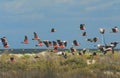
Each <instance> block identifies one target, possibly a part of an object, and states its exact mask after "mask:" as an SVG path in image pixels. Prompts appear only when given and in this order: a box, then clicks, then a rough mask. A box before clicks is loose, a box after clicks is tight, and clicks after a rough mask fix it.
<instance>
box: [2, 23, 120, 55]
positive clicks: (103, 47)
mask: <svg viewBox="0 0 120 78" xmlns="http://www.w3.org/2000/svg"><path fill="white" fill-rule="evenodd" d="M79 29H80V30H81V31H83V32H82V36H86V35H87V33H86V27H85V24H80V28H79ZM50 31H51V32H52V33H54V32H56V29H54V28H52V29H51V30H50ZM99 32H100V34H101V35H103V36H102V37H103V38H102V39H103V40H102V41H103V42H104V33H105V29H104V28H100V29H99ZM111 32H112V33H117V32H119V30H118V27H116V26H115V27H113V28H111ZM33 34H34V37H33V38H32V40H36V41H38V44H36V45H35V46H40V47H42V46H44V45H45V46H46V47H47V48H50V47H52V50H51V51H53V52H58V49H59V48H60V49H65V48H66V46H67V44H68V42H67V41H62V40H55V41H49V40H41V39H40V38H39V36H38V34H37V33H36V32H34V33H33ZM98 40H99V38H98V37H94V38H89V39H87V41H89V42H94V43H95V42H97V41H98ZM1 42H2V44H3V47H4V48H9V44H8V41H7V38H6V37H2V38H1ZM21 43H22V44H29V40H28V37H27V35H25V37H24V41H23V42H21ZM118 43H119V42H117V41H115V42H111V43H110V44H105V42H104V44H103V43H101V44H97V45H96V47H97V48H98V49H99V50H100V51H101V52H103V54H106V53H107V51H112V53H113V54H114V48H115V47H116V46H117V44H118ZM75 46H80V43H79V42H78V41H77V40H73V42H72V46H71V47H70V51H71V53H72V54H74V52H75V51H76V49H75ZM85 51H86V49H83V51H82V52H83V53H85ZM80 54H81V53H80Z"/></svg>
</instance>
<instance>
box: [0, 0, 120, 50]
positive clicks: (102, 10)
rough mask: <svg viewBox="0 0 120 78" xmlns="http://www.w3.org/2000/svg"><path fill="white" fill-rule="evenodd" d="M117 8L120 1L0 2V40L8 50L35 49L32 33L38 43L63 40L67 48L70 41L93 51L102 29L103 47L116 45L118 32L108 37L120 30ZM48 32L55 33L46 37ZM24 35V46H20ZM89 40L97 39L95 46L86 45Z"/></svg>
mask: <svg viewBox="0 0 120 78" xmlns="http://www.w3.org/2000/svg"><path fill="white" fill-rule="evenodd" d="M119 7H120V0H0V37H1V38H2V37H3V36H5V37H6V38H7V40H8V44H9V45H10V48H36V47H35V45H36V44H37V42H36V41H32V38H33V32H36V33H37V34H38V35H39V37H40V39H41V40H50V41H53V40H57V39H61V40H67V41H68V46H67V48H69V47H70V46H71V44H72V41H73V40H78V42H80V44H81V45H80V46H79V47H77V48H86V47H87V48H96V47H94V45H96V44H99V43H101V42H102V41H101V39H102V38H101V37H102V36H101V34H100V33H99V28H101V27H102V28H105V29H106V32H105V34H104V36H105V41H106V43H107V44H109V43H110V42H112V41H119V42H120V32H118V33H110V31H111V28H112V27H114V26H117V27H118V28H120V8H119ZM80 24H85V27H86V32H87V36H86V37H82V36H81V33H82V32H83V31H81V30H79V26H80ZM51 28H55V29H56V30H57V31H56V32H55V33H50V29H51ZM25 35H27V36H28V39H29V44H28V45H24V44H21V42H22V41H23V40H24V36H25ZM93 37H99V40H98V42H97V43H89V42H87V41H86V39H87V38H93ZM0 48H3V46H2V44H1V43H0ZM37 48H45V47H44V46H43V47H37ZM116 48H120V45H118V46H117V47H116Z"/></svg>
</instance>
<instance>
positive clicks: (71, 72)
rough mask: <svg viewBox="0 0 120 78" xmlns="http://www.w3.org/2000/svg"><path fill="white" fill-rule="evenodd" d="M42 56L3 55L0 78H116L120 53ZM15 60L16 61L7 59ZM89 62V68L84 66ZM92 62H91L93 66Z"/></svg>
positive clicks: (44, 54)
mask: <svg viewBox="0 0 120 78" xmlns="http://www.w3.org/2000/svg"><path fill="white" fill-rule="evenodd" d="M66 53H67V58H64V57H63V56H58V55H56V53H52V52H43V53H37V54H31V55H27V54H23V55H22V56H17V55H14V54H13V55H12V54H9V53H3V54H1V56H0V78H119V77H120V57H119V56H120V53H119V52H115V54H114V55H113V54H111V53H110V52H109V53H107V54H106V55H102V54H100V53H98V54H97V55H96V56H90V53H86V54H85V55H77V54H75V55H71V54H70V53H69V52H67V51H66ZM11 57H14V60H15V61H13V62H12V61H11V60H10V58H11ZM87 61H88V62H89V64H88V63H87ZM93 61H94V62H93Z"/></svg>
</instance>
